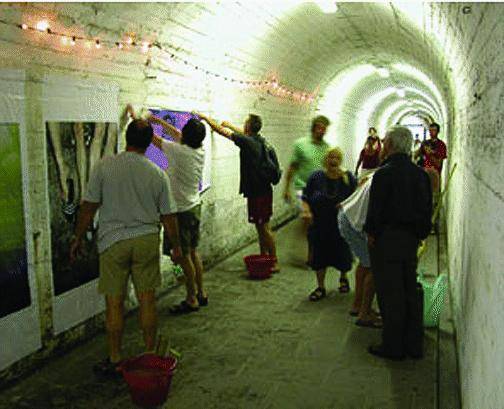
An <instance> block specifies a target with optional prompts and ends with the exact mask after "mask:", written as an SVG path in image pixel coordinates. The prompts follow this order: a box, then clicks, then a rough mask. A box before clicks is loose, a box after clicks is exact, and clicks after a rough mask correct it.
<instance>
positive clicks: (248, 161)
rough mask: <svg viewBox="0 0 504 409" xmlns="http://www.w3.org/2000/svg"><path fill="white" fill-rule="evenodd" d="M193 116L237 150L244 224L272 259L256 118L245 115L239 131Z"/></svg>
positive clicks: (269, 196) (267, 189) (269, 199)
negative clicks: (245, 213) (253, 230)
mask: <svg viewBox="0 0 504 409" xmlns="http://www.w3.org/2000/svg"><path fill="white" fill-rule="evenodd" d="M197 115H198V116H199V117H200V118H201V119H202V120H203V121H205V122H207V123H208V125H210V127H211V128H212V129H213V130H214V131H215V132H217V133H218V134H220V135H222V136H225V137H226V138H228V139H231V140H232V141H233V142H234V143H235V145H236V146H238V147H239V148H240V193H241V194H243V196H244V197H246V198H247V204H248V215H249V216H248V220H249V222H250V223H253V224H254V225H255V227H256V230H257V234H258V237H259V246H260V248H261V254H266V255H270V256H272V257H275V259H276V246H275V239H274V236H273V233H272V231H271V228H270V226H269V220H270V218H271V215H272V214H273V189H272V188H271V183H270V182H269V181H267V180H265V179H264V177H261V175H260V172H259V167H260V164H261V161H263V160H264V159H265V158H263V152H264V150H263V144H264V143H265V140H264V138H263V137H262V136H261V135H259V131H260V130H261V127H262V121H261V118H260V117H259V116H258V115H252V114H251V115H249V116H248V118H247V120H246V121H245V124H244V127H243V130H241V129H239V128H238V127H235V126H233V125H232V124H230V123H229V122H226V121H224V122H222V124H221V125H219V124H218V123H217V122H215V121H214V120H213V119H211V118H209V117H207V116H206V115H204V114H200V113H197ZM272 271H273V272H278V271H279V267H278V264H277V263H276V262H275V265H274V266H273V268H272Z"/></svg>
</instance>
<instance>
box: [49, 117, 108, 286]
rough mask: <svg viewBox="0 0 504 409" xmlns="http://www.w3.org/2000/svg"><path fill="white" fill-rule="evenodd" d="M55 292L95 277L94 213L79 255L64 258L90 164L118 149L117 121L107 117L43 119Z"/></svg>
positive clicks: (95, 227)
mask: <svg viewBox="0 0 504 409" xmlns="http://www.w3.org/2000/svg"><path fill="white" fill-rule="evenodd" d="M46 132H47V157H48V159H47V163H48V176H49V202H50V209H51V249H52V267H53V282H54V293H55V295H60V294H62V293H64V292H66V291H69V290H72V289H74V288H77V287H79V286H81V285H83V284H85V283H88V282H90V281H92V280H94V279H96V278H98V275H99V270H98V250H97V246H96V242H97V229H98V224H97V222H98V214H97V215H96V217H95V219H94V221H93V223H92V224H91V226H90V227H89V228H88V231H87V232H86V234H85V235H84V239H83V243H84V245H83V247H84V251H83V255H82V257H80V258H79V259H78V260H77V261H76V262H75V263H74V264H70V262H69V243H70V240H71V237H72V234H73V232H74V230H75V222H76V220H77V213H78V211H79V206H80V202H81V200H82V196H83V195H84V193H85V192H86V188H87V182H88V180H89V175H90V172H91V170H92V169H93V167H94V166H95V165H96V163H98V162H99V161H100V159H101V158H102V157H104V156H107V155H115V154H116V153H117V136H118V133H117V125H116V124H115V123H108V122H107V123H106V122H47V123H46Z"/></svg>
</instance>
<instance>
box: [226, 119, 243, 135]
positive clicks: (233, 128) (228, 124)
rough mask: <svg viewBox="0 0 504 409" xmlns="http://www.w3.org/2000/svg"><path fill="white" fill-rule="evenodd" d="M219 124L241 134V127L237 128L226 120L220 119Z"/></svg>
mask: <svg viewBox="0 0 504 409" xmlns="http://www.w3.org/2000/svg"><path fill="white" fill-rule="evenodd" d="M221 126H222V127H223V128H228V129H231V130H232V131H233V132H234V133H239V134H241V135H243V134H244V133H243V129H241V128H238V127H237V126H234V125H233V124H232V123H230V122H228V121H222V123H221Z"/></svg>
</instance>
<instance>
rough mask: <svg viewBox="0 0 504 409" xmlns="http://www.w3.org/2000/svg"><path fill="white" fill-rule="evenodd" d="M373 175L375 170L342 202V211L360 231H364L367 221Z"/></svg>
mask: <svg viewBox="0 0 504 409" xmlns="http://www.w3.org/2000/svg"><path fill="white" fill-rule="evenodd" d="M373 175H374V172H373V174H371V175H368V176H367V180H366V181H365V182H364V183H363V184H362V185H360V186H358V187H357V189H356V190H355V192H353V194H352V195H351V196H350V197H349V198H347V199H346V200H344V201H343V202H341V211H342V212H344V213H345V215H346V217H347V218H348V221H349V222H350V224H351V225H352V226H353V227H354V229H355V230H357V231H359V232H361V231H362V229H363V228H364V223H366V217H367V211H368V206H369V194H370V193H371V183H372V182H373Z"/></svg>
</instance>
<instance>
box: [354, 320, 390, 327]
mask: <svg viewBox="0 0 504 409" xmlns="http://www.w3.org/2000/svg"><path fill="white" fill-rule="evenodd" d="M355 325H357V326H359V327H366V328H376V329H380V328H383V323H382V322H381V321H374V320H370V321H364V320H357V321H355Z"/></svg>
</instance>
